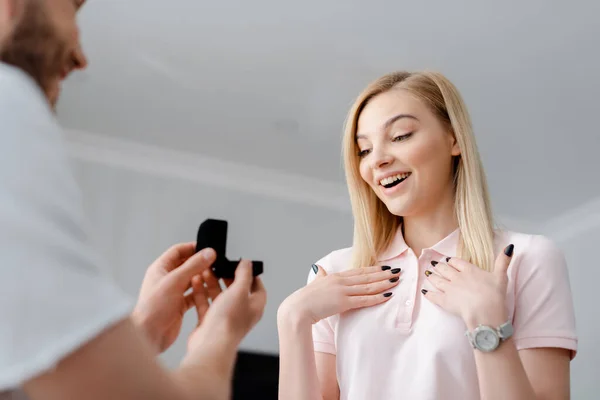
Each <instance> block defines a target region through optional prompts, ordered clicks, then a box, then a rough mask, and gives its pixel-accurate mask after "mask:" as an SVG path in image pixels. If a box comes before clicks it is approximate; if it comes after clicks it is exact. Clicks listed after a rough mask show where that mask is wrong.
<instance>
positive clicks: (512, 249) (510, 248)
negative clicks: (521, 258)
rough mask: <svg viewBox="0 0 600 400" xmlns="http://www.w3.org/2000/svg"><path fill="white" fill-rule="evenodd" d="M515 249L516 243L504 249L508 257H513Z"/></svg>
mask: <svg viewBox="0 0 600 400" xmlns="http://www.w3.org/2000/svg"><path fill="white" fill-rule="evenodd" d="M514 250H515V245H514V244H509V245H508V247H507V248H506V249H504V254H506V255H507V256H508V257H512V255H513V251H514Z"/></svg>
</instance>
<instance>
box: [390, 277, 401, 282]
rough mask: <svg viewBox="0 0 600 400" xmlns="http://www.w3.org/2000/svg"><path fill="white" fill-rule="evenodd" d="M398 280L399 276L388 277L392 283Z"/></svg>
mask: <svg viewBox="0 0 600 400" xmlns="http://www.w3.org/2000/svg"><path fill="white" fill-rule="evenodd" d="M399 280H400V278H398V277H395V278H392V279H390V282H392V283H394V282H398V281H399Z"/></svg>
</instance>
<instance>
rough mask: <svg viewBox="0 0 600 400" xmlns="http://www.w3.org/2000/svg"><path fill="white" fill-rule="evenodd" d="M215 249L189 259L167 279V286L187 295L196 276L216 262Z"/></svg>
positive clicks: (200, 252)
mask: <svg viewBox="0 0 600 400" xmlns="http://www.w3.org/2000/svg"><path fill="white" fill-rule="evenodd" d="M215 258H216V253H215V251H214V250H213V249H204V250H202V251H199V252H198V253H196V254H194V255H193V256H191V257H190V258H188V259H187V260H186V261H185V262H184V263H183V264H182V265H181V266H180V267H179V268H176V269H174V270H173V271H171V272H170V273H169V274H167V276H166V277H165V283H164V284H165V285H168V286H169V287H174V288H175V289H176V290H178V291H181V293H185V292H186V291H187V290H188V288H189V286H190V282H191V280H192V278H193V277H194V275H200V274H202V272H204V271H205V270H206V269H207V268H209V267H210V266H211V265H212V263H213V262H214V261H215Z"/></svg>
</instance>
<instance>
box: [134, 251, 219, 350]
mask: <svg viewBox="0 0 600 400" xmlns="http://www.w3.org/2000/svg"><path fill="white" fill-rule="evenodd" d="M195 249H196V244H195V243H193V242H192V243H183V244H178V245H175V246H173V247H171V248H170V249H169V250H167V251H166V252H164V253H163V254H162V255H161V256H160V257H159V258H158V259H157V260H156V261H154V262H153V263H152V265H150V267H149V268H148V270H147V271H146V276H145V277H144V281H143V282H142V288H141V290H140V295H139V298H138V302H137V304H136V306H135V309H134V311H133V313H132V319H133V321H134V322H135V324H136V326H137V327H138V328H139V329H141V330H142V332H144V334H145V335H146V336H147V337H148V339H149V340H150V342H151V343H152V345H153V346H154V348H155V349H156V350H157V351H158V352H161V353H162V352H163V351H165V350H167V349H168V348H169V347H170V346H171V345H172V344H173V343H174V342H175V340H176V339H177V337H178V336H179V332H180V330H181V325H182V323H183V316H184V314H185V312H186V311H187V310H189V309H190V308H191V307H193V306H194V305H195V302H194V293H190V294H188V295H185V293H186V291H187V290H188V289H190V288H191V287H192V280H193V279H194V277H196V276H197V275H202V273H203V272H204V271H205V270H207V269H209V267H210V266H211V265H212V263H213V262H214V261H215V257H216V255H215V252H214V250H212V249H204V250H202V251H200V252H198V253H197V254H194V252H195ZM197 279H198V277H197V278H195V280H194V281H195V282H197ZM198 289H199V288H197V290H198ZM205 311H206V309H204V310H203V312H205ZM199 317H200V318H201V317H202V316H201V315H199Z"/></svg>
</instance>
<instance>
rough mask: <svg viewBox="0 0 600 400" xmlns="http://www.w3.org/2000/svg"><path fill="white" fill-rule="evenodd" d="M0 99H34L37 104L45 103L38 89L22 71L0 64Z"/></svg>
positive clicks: (31, 79)
mask: <svg viewBox="0 0 600 400" xmlns="http://www.w3.org/2000/svg"><path fill="white" fill-rule="evenodd" d="M0 87H2V90H1V91H0V98H2V99H6V98H8V99H10V98H11V97H14V96H17V98H20V97H30V98H32V97H34V98H36V100H37V101H38V102H45V97H44V95H43V92H42V90H41V89H40V87H39V86H38V85H37V84H36V83H35V81H34V80H33V78H32V77H31V76H29V75H28V74H27V73H26V72H24V71H23V70H21V69H19V68H17V67H14V66H12V65H9V64H6V63H3V62H0Z"/></svg>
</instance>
